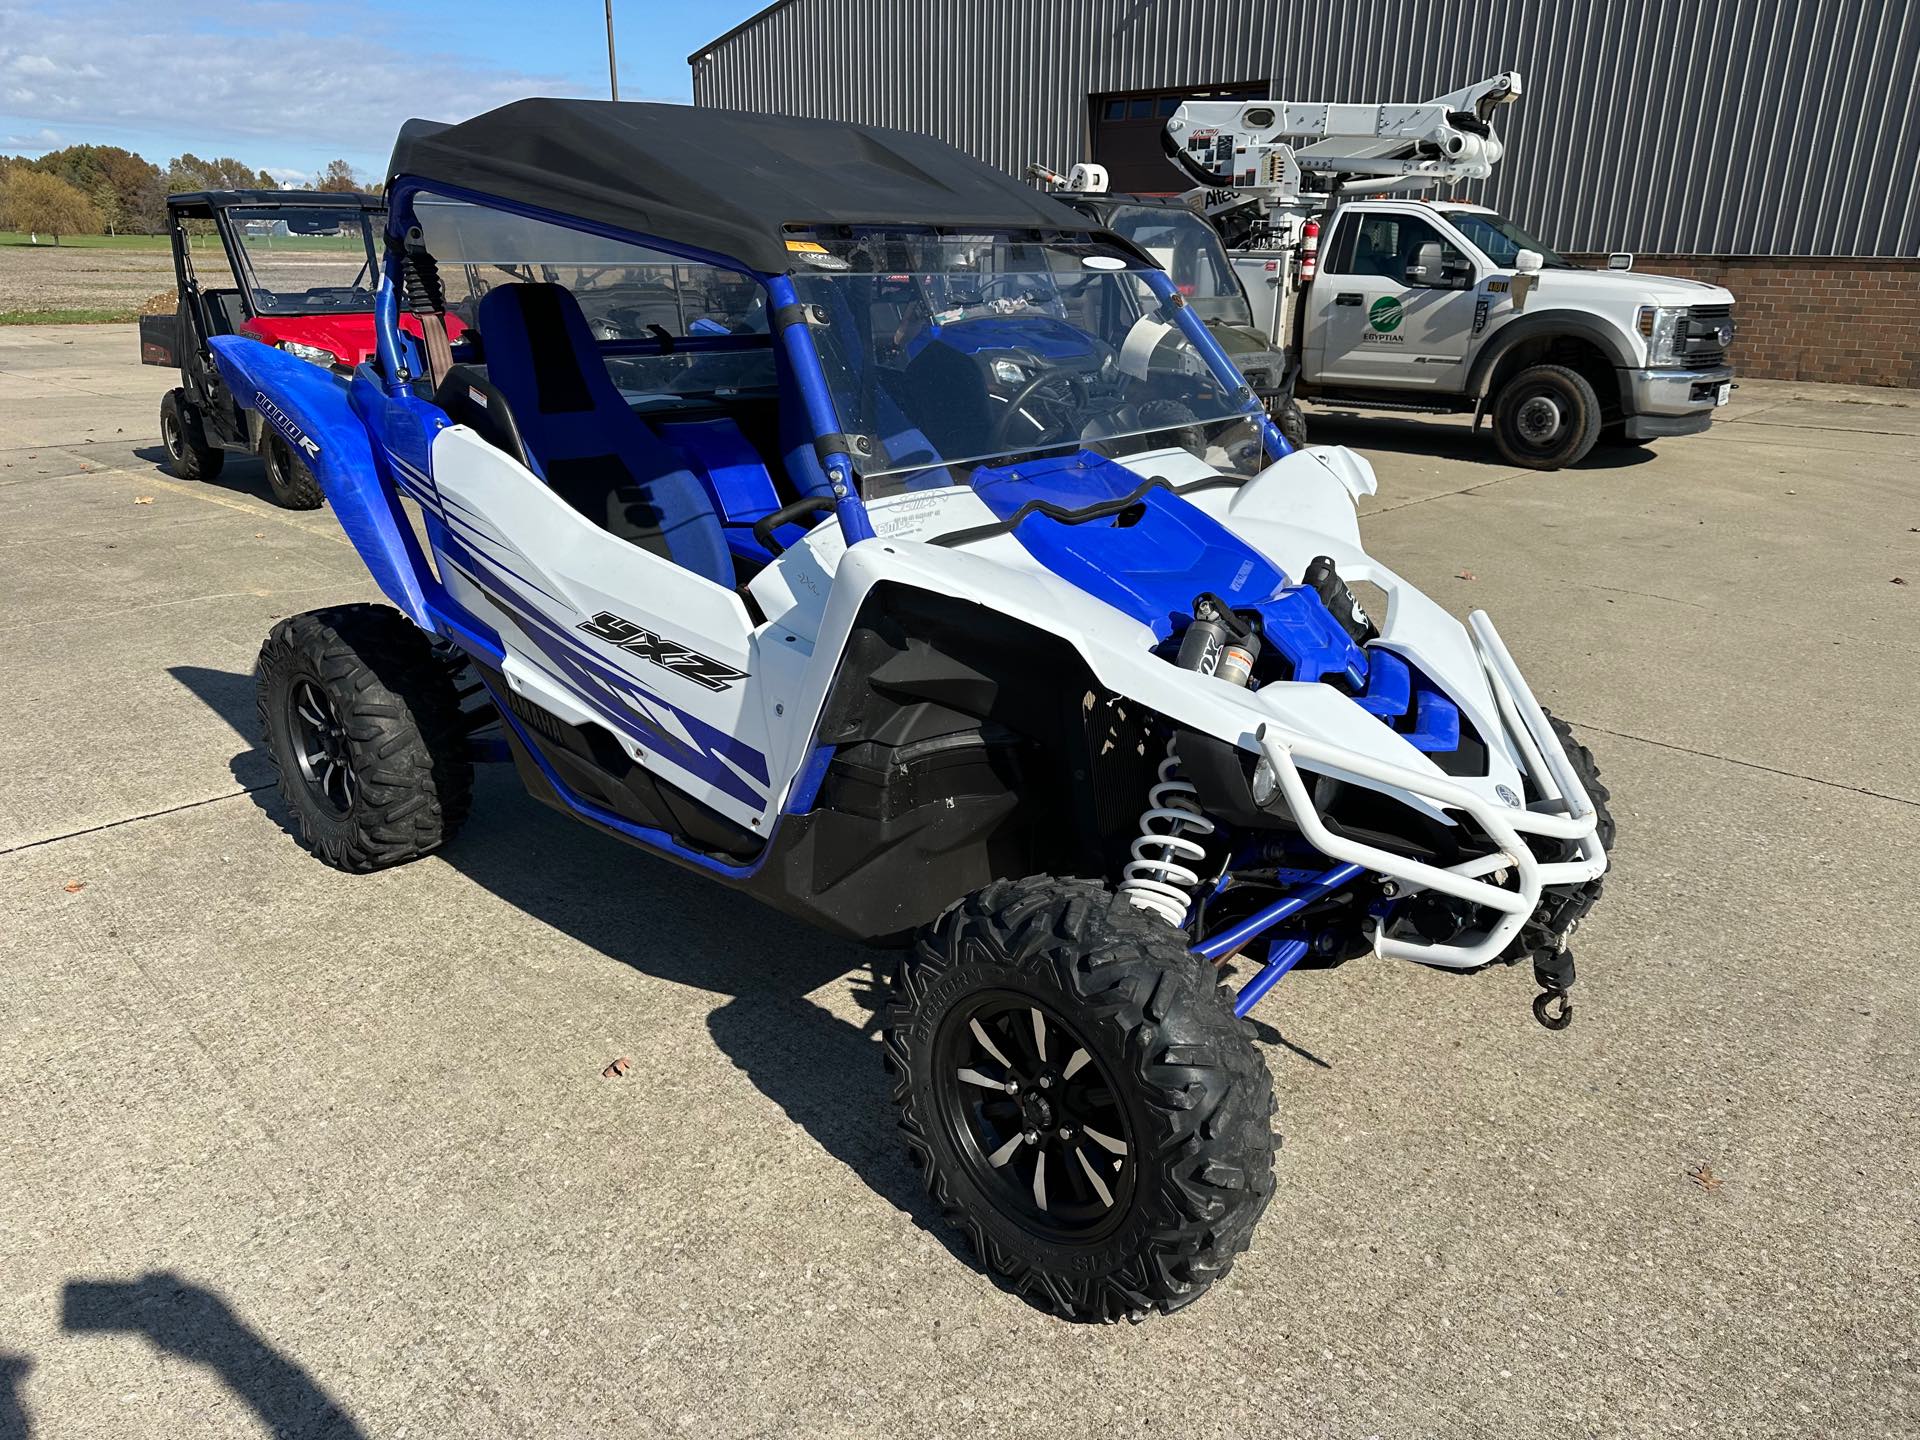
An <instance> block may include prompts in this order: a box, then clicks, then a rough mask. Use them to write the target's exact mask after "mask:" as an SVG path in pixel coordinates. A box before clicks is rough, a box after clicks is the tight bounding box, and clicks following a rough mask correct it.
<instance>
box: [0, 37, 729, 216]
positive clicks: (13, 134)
mask: <svg viewBox="0 0 1920 1440" xmlns="http://www.w3.org/2000/svg"><path fill="white" fill-rule="evenodd" d="M762 3H764V0H703V3H700V4H684V3H666V0H614V29H615V40H616V42H617V48H618V51H619V56H620V95H621V98H622V99H625V100H679V101H686V100H689V99H691V98H692V96H691V91H690V89H689V81H688V71H687V56H688V55H689V54H691V53H692V52H693V51H694V50H695V49H697V48H698V47H699V46H701V45H702V44H704V43H705V42H707V41H708V40H711V39H713V38H715V37H716V36H718V35H720V34H722V33H724V32H725V31H727V30H728V29H730V28H732V27H733V26H734V25H736V24H738V23H739V22H740V21H741V20H744V19H745V18H746V17H747V16H749V15H751V14H753V13H754V12H755V11H756V10H758V9H760V8H761V4H762ZM606 93H607V56H606V31H605V15H604V11H603V8H602V0H516V3H509V0H408V3H406V4H405V5H394V4H387V5H374V4H372V3H369V0H333V3H329V4H316V3H307V0H261V3H238V4H226V5H220V4H207V3H199V4H182V3H179V0H0V153H9V154H38V153H40V152H42V151H45V150H50V149H57V148H59V147H60V146H63V145H72V144H79V143H83V142H84V143H91V144H97V145H124V146H125V147H126V148H127V149H129V150H137V151H139V152H140V153H141V154H142V155H145V156H146V157H147V158H148V159H149V160H152V161H154V162H156V163H157V164H160V165H165V164H166V163H167V160H168V158H169V157H170V156H174V155H178V154H180V153H181V152H183V151H187V150H191V151H193V152H195V153H196V154H199V155H203V156H213V155H233V156H237V157H238V158H239V159H241V160H244V161H246V162H247V163H249V164H251V165H254V166H256V167H259V168H263V169H266V170H270V171H272V172H273V173H274V174H276V175H280V176H282V177H283V178H286V179H296V178H299V177H301V176H310V175H312V174H313V173H315V172H317V171H318V170H319V169H320V168H321V167H322V166H323V165H325V164H326V162H327V161H329V160H331V159H334V158H336V157H343V158H345V159H346V160H348V161H350V162H351V163H352V164H353V166H354V167H355V169H356V170H358V171H359V172H360V174H361V176H362V178H363V179H367V180H373V179H378V178H380V174H381V171H382V170H384V168H385V165H386V158H387V154H388V151H389V149H390V147H391V145H392V142H393V135H394V132H395V130H397V129H398V128H399V125H400V122H401V121H402V120H404V119H406V118H407V117H408V116H411V115H422V116H427V117H429V118H432V119H436V120H457V119H461V118H464V117H465V116H468V115H472V114H475V113H477V112H478V111H481V110H486V109H490V108H492V107H493V106H495V105H499V104H503V103H505V102H506V101H508V100H512V99H516V98H518V97H520V96H523V95H590V96H596V97H604V96H605V95H606Z"/></svg>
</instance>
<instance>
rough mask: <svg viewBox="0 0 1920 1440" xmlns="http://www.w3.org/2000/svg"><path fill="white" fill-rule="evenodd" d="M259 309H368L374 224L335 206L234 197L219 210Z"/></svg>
mask: <svg viewBox="0 0 1920 1440" xmlns="http://www.w3.org/2000/svg"><path fill="white" fill-rule="evenodd" d="M223 218H224V221H225V224H226V226H227V227H228V230H229V233H230V234H232V236H233V238H234V243H235V248H236V249H238V250H239V252H240V261H241V263H242V265H243V266H244V267H245V270H246V274H245V275H244V277H243V281H244V283H245V284H246V286H247V288H248V290H249V291H250V292H251V295H252V298H253V306H254V309H256V310H258V311H259V312H260V313H261V314H262V315H320V314H326V313H329V312H332V311H340V310H371V309H373V286H374V277H375V275H376V273H377V271H376V269H375V262H374V258H373V227H372V225H371V224H369V223H368V219H367V215H366V212H365V211H362V210H357V209H345V208H341V207H338V206H327V207H321V206H314V207H311V208H308V209H301V208H297V207H295V206H290V205H236V206H234V207H233V208H232V209H229V210H227V211H225V212H224V216H223Z"/></svg>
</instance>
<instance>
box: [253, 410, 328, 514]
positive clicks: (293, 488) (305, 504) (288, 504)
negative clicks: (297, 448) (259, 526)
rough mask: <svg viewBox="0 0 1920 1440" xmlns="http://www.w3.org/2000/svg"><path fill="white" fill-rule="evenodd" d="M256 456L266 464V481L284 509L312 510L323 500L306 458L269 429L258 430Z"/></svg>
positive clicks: (322, 502)
mask: <svg viewBox="0 0 1920 1440" xmlns="http://www.w3.org/2000/svg"><path fill="white" fill-rule="evenodd" d="M260 459H261V460H262V461H263V462H264V463H265V465H266V467H267V484H269V485H270V486H272V487H273V498H274V500H275V502H277V503H278V504H280V505H282V506H284V507H285V508H287V509H288V510H316V509H318V508H319V507H320V506H322V505H324V504H325V503H326V501H327V496H326V492H325V491H323V490H322V489H321V488H320V482H319V481H318V480H316V479H314V477H313V471H312V470H311V469H310V468H309V467H308V465H307V462H306V461H305V460H303V459H301V458H300V457H299V456H298V455H296V454H294V452H293V447H292V446H291V445H289V444H287V442H286V441H285V440H284V439H283V438H282V437H281V436H280V435H278V434H276V433H275V432H274V431H272V430H262V431H261V432H260Z"/></svg>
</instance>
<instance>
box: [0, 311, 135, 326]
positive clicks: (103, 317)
mask: <svg viewBox="0 0 1920 1440" xmlns="http://www.w3.org/2000/svg"><path fill="white" fill-rule="evenodd" d="M139 318H140V312H139V311H137V310H0V325H127V324H130V323H132V322H133V321H135V320H137V319H139Z"/></svg>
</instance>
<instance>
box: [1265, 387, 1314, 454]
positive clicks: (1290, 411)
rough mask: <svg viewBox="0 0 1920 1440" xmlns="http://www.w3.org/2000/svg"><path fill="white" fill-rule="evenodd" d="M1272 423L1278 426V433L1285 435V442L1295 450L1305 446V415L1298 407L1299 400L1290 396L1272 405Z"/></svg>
mask: <svg viewBox="0 0 1920 1440" xmlns="http://www.w3.org/2000/svg"><path fill="white" fill-rule="evenodd" d="M1271 414H1272V416H1273V423H1274V424H1276V425H1278V426H1279V427H1280V433H1281V434H1282V435H1284V436H1286V437H1287V443H1288V444H1289V445H1291V446H1293V448H1294V449H1296V450H1304V449H1306V448H1307V417H1306V414H1305V412H1304V411H1302V410H1301V409H1300V402H1299V401H1298V400H1294V399H1292V398H1288V399H1287V400H1284V401H1282V402H1281V403H1280V404H1278V405H1276V406H1274V407H1273V410H1272V412H1271Z"/></svg>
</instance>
